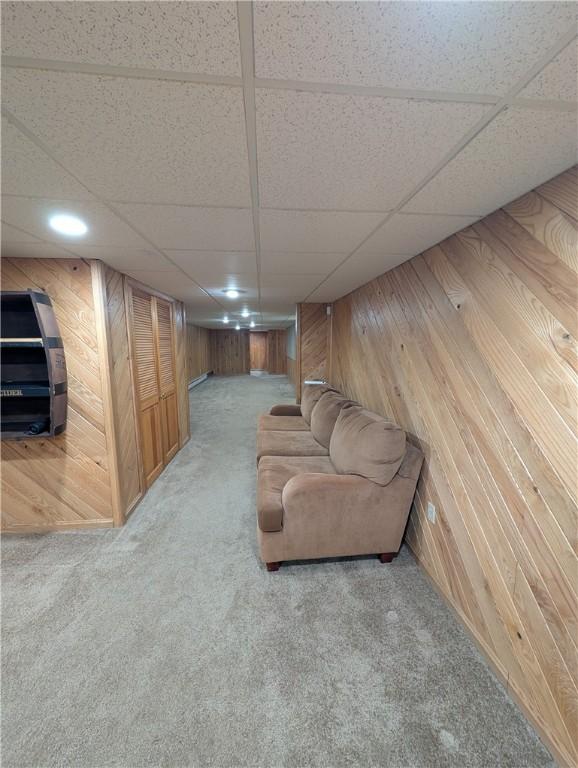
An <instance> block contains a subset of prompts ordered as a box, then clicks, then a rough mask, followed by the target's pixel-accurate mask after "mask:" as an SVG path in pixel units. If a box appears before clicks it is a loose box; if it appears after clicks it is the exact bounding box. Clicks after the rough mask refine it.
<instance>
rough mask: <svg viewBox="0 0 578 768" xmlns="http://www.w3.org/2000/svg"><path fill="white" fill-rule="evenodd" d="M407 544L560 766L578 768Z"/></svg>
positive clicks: (561, 767) (432, 583)
mask: <svg viewBox="0 0 578 768" xmlns="http://www.w3.org/2000/svg"><path fill="white" fill-rule="evenodd" d="M406 544H407V546H408V549H409V550H410V552H411V554H412V556H413V557H414V559H415V561H416V563H417V564H418V565H419V566H420V568H421V569H422V571H423V572H424V573H425V575H426V577H427V579H428V581H429V582H430V583H431V585H432V586H433V588H434V589H435V591H436V592H437V593H438V594H439V595H440V596H441V598H442V599H443V601H444V603H445V604H446V605H447V606H448V608H449V609H450V610H451V612H452V613H453V614H454V616H455V617H456V619H457V620H458V621H459V622H461V623H462V624H463V625H464V626H465V628H466V629H467V630H468V632H469V634H470V635H471V638H472V640H473V641H474V643H475V644H476V646H477V648H478V650H479V651H480V653H481V654H482V655H483V657H484V658H485V659H486V661H487V662H488V664H489V666H490V669H491V670H492V672H493V673H494V675H495V676H496V678H497V680H498V682H499V683H500V685H502V686H503V687H504V690H505V691H506V693H507V694H508V696H509V697H510V698H511V699H512V700H513V701H515V703H516V704H517V705H518V707H519V708H520V710H521V711H522V714H523V715H524V717H525V718H526V720H528V722H529V723H530V724H531V725H532V728H534V730H535V731H536V733H537V734H538V736H539V737H540V740H541V741H542V743H543V744H544V746H545V747H546V749H547V750H548V751H549V752H550V753H551V755H552V757H553V758H554V760H556V762H557V763H558V765H559V766H560V768H576V764H575V762H574V760H573V759H572V757H571V756H570V755H568V754H566V753H565V752H562V751H561V750H560V748H559V747H558V746H557V744H556V743H555V741H554V740H553V738H552V736H551V734H550V732H549V730H548V728H547V726H546V724H545V723H544V722H543V721H542V718H541V717H540V716H539V715H537V714H536V713H535V712H534V710H533V709H532V708H531V707H530V706H529V704H528V703H527V702H526V700H525V699H523V698H522V697H521V695H520V693H519V691H518V690H516V688H515V687H514V686H513V684H512V683H511V682H510V681H509V680H508V675H507V672H506V671H503V670H502V666H501V664H500V662H499V660H498V659H497V658H496V657H495V656H494V654H493V653H492V651H490V649H489V648H488V646H487V645H486V643H485V642H484V641H483V640H482V638H481V637H480V636H479V634H478V633H477V631H476V629H475V628H474V627H473V625H472V624H471V623H470V621H469V620H468V619H467V618H466V617H465V616H464V615H463V614H462V613H461V611H459V610H458V608H456V606H455V605H454V604H453V603H452V602H451V601H450V600H449V599H448V597H447V595H446V594H445V593H444V592H443V591H442V590H441V588H440V586H439V584H438V583H437V581H436V580H435V579H434V577H433V575H432V574H431V573H430V572H429V570H428V568H427V566H426V565H425V564H424V563H423V561H422V560H420V559H419V557H418V555H417V553H416V552H415V551H414V550H413V549H412V548H411V546H410V545H409V543H408V542H406Z"/></svg>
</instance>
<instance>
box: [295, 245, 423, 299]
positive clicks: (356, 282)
mask: <svg viewBox="0 0 578 768" xmlns="http://www.w3.org/2000/svg"><path fill="white" fill-rule="evenodd" d="M408 258H410V257H409V256H384V255H383V254H377V253H355V254H353V256H350V257H349V259H347V261H346V262H345V263H344V264H342V265H341V266H340V267H339V269H337V270H336V271H335V272H334V273H333V274H332V275H330V276H329V277H328V278H327V280H326V281H325V282H324V283H323V284H322V285H320V286H319V288H317V289H316V290H315V291H314V292H313V293H312V294H311V295H310V296H309V297H308V298H307V301H335V300H336V299H339V298H341V297H342V296H345V295H346V294H348V293H351V291H354V290H355V289H356V288H359V286H360V285H365V283H368V282H369V281H370V280H373V278H374V277H377V276H378V275H383V273H384V272H387V271H388V270H390V269H393V268H394V267H397V266H398V264H402V263H403V262H404V261H407V260H408Z"/></svg>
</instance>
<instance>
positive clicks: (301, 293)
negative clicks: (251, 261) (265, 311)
mask: <svg viewBox="0 0 578 768" xmlns="http://www.w3.org/2000/svg"><path fill="white" fill-rule="evenodd" d="M323 278H324V275H310V274H309V275H261V297H262V298H263V300H264V301H267V300H272V299H279V300H281V301H285V302H298V301H303V299H304V298H305V297H306V296H307V294H308V293H311V291H312V290H313V288H315V286H317V285H318V284H319V283H320V282H321V280H323Z"/></svg>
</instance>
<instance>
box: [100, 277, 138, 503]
mask: <svg viewBox="0 0 578 768" xmlns="http://www.w3.org/2000/svg"><path fill="white" fill-rule="evenodd" d="M104 269H105V273H104V274H105V280H106V311H107V322H108V336H109V343H110V363H111V372H110V377H111V390H112V392H111V394H112V402H113V411H114V422H115V425H116V429H115V436H116V444H117V462H118V477H119V484H120V496H121V511H122V515H123V518H126V517H127V516H128V515H129V514H130V512H131V511H132V510H133V509H134V507H135V506H136V504H137V503H138V501H139V500H140V499H141V497H142V494H143V487H144V486H143V481H142V477H141V472H140V456H139V448H138V428H137V414H136V410H135V401H134V387H133V379H132V366H131V360H130V347H129V339H128V326H127V317H126V304H125V291H124V286H125V280H124V275H122V274H121V273H120V272H117V271H116V270H114V269H111V268H110V267H105V268H104Z"/></svg>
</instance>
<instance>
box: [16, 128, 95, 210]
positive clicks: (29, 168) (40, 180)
mask: <svg viewBox="0 0 578 768" xmlns="http://www.w3.org/2000/svg"><path fill="white" fill-rule="evenodd" d="M2 193H3V194H5V195H33V196H35V197H57V198H60V199H62V200H92V199H94V196H93V195H91V194H90V192H88V191H87V190H86V189H85V187H83V186H82V184H79V183H78V182H77V181H76V179H75V178H74V177H73V176H71V175H70V174H69V173H68V172H67V171H65V170H64V168H62V167H61V166H60V165H58V163H55V162H54V160H53V159H52V158H51V157H49V156H48V155H47V154H46V153H45V152H43V150H41V149H39V148H38V147H37V146H36V144H34V143H33V142H32V141H30V139H28V138H27V137H26V136H25V135H24V134H23V133H22V132H21V131H19V130H18V128H16V127H15V126H13V125H12V123H11V122H10V121H9V120H6V119H5V118H2Z"/></svg>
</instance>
